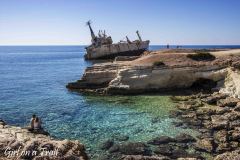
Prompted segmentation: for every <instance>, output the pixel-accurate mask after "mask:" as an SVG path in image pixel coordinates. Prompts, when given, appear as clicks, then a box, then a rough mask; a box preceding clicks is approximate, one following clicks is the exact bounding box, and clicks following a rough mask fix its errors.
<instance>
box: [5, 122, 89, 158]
mask: <svg viewBox="0 0 240 160" xmlns="http://www.w3.org/2000/svg"><path fill="white" fill-rule="evenodd" d="M0 159H3V160H7V159H33V160H40V159H49V160H61V159H62V160H63V159H72V160H87V159H88V157H87V154H86V152H85V148H84V146H83V145H82V144H81V143H79V141H70V140H55V139H53V138H51V137H50V136H47V135H43V134H35V133H30V132H29V131H28V130H27V129H23V128H20V127H15V126H9V125H6V124H5V123H3V121H2V122H1V123H0Z"/></svg>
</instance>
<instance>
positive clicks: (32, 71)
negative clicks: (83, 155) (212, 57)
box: [0, 46, 240, 159]
mask: <svg viewBox="0 0 240 160" xmlns="http://www.w3.org/2000/svg"><path fill="white" fill-rule="evenodd" d="M164 47H165V46H151V47H150V50H158V49H161V48H164ZM171 47H175V46H171ZM182 47H183V48H240V46H182ZM84 52H85V51H84V46H1V47H0V119H3V120H5V121H6V122H7V123H8V124H11V125H18V126H26V125H28V124H29V121H30V118H31V115H32V114H37V115H38V116H39V117H40V118H41V119H42V121H43V126H44V128H45V129H46V130H47V131H48V132H49V133H50V134H51V135H52V136H54V137H56V138H59V139H65V138H67V139H74V140H75V139H77V140H80V141H81V143H83V144H85V146H86V149H87V151H88V153H89V155H91V156H92V157H93V159H94V157H95V158H96V157H98V155H99V154H101V150H100V149H99V147H98V146H99V145H100V144H101V142H103V141H105V140H106V139H111V138H116V137H123V136H128V137H129V141H147V140H150V139H151V138H153V137H155V136H158V135H168V136H175V135H176V134H178V133H180V132H188V133H192V131H191V130H188V129H182V128H176V127H174V126H173V125H172V123H171V122H172V121H173V120H174V119H171V118H169V116H168V114H169V111H170V110H172V109H174V104H173V102H171V100H170V98H169V96H168V95H140V96H97V95H86V94H81V93H76V92H71V91H69V90H67V89H66V87H65V85H66V84H67V83H68V82H72V81H76V80H78V79H80V78H81V76H82V74H83V73H84V70H85V68H86V67H88V66H91V65H92V62H90V61H85V60H84V58H83V55H84Z"/></svg>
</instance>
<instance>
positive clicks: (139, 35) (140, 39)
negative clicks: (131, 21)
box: [136, 31, 142, 42]
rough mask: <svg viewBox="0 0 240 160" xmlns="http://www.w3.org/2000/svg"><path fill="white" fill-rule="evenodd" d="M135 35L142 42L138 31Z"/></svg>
mask: <svg viewBox="0 0 240 160" xmlns="http://www.w3.org/2000/svg"><path fill="white" fill-rule="evenodd" d="M136 33H137V36H138V39H139V41H141V42H142V38H141V36H140V34H139V31H136Z"/></svg>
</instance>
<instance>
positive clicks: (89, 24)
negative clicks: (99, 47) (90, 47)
mask: <svg viewBox="0 0 240 160" xmlns="http://www.w3.org/2000/svg"><path fill="white" fill-rule="evenodd" d="M86 24H87V25H88V27H89V29H90V32H91V37H92V41H94V40H95V38H96V36H95V34H94V32H93V30H92V27H91V22H90V21H87V23H86Z"/></svg>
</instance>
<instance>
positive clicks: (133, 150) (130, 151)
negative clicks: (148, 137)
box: [118, 142, 149, 155]
mask: <svg viewBox="0 0 240 160" xmlns="http://www.w3.org/2000/svg"><path fill="white" fill-rule="evenodd" d="M118 151H119V152H120V153H122V154H125V155H149V150H148V147H147V146H146V145H145V144H144V143H141V142H125V143H122V144H120V145H119V150H118Z"/></svg>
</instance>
